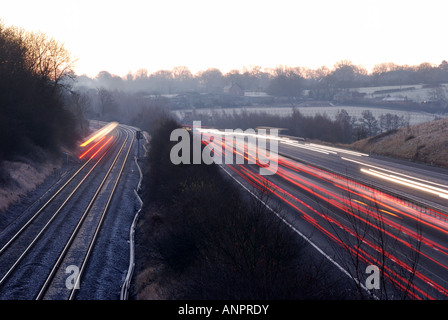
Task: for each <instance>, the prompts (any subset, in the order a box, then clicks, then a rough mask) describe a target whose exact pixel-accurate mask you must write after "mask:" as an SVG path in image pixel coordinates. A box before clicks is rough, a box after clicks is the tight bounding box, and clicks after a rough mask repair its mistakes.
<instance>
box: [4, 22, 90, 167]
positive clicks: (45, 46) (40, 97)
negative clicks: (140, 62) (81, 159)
mask: <svg viewBox="0 0 448 320" xmlns="http://www.w3.org/2000/svg"><path fill="white" fill-rule="evenodd" d="M73 64H74V61H73V60H72V58H71V57H70V53H69V52H68V51H67V50H66V49H65V48H64V46H63V45H62V44H60V43H58V42H57V41H55V40H54V39H52V38H49V37H47V36H46V35H45V34H43V33H33V32H27V31H25V30H24V29H21V28H18V27H14V26H12V27H7V26H5V25H4V24H2V23H0V161H2V160H14V159H18V158H20V157H26V158H32V159H33V160H43V159H45V157H46V155H48V154H53V155H59V154H60V150H61V148H68V149H71V148H73V147H74V146H75V142H76V141H77V140H78V139H79V138H80V135H81V134H82V132H81V129H82V127H81V126H82V124H83V123H84V122H85V119H84V118H83V116H82V115H81V113H78V114H77V113H76V112H74V110H75V107H74V106H75V105H76V104H77V103H76V99H77V97H79V95H77V94H75V93H72V91H71V85H70V84H71V81H72V80H73V79H74V78H75V75H74V73H73ZM84 128H85V129H86V126H85V123H84Z"/></svg>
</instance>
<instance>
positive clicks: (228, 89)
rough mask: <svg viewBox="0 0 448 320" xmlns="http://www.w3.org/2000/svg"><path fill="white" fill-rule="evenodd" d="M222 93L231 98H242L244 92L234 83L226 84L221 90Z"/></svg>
mask: <svg viewBox="0 0 448 320" xmlns="http://www.w3.org/2000/svg"><path fill="white" fill-rule="evenodd" d="M223 92H224V93H225V94H230V95H232V96H237V97H242V96H244V90H243V89H241V87H240V86H239V85H237V84H236V83H231V84H228V85H227V86H225V87H224V89H223Z"/></svg>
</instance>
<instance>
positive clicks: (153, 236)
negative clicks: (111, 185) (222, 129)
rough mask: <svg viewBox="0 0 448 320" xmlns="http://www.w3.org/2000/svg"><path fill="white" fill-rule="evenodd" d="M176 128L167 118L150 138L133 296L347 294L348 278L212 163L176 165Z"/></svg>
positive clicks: (312, 296) (313, 296)
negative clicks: (172, 157) (173, 154)
mask: <svg viewBox="0 0 448 320" xmlns="http://www.w3.org/2000/svg"><path fill="white" fill-rule="evenodd" d="M178 127H179V125H178V124H177V123H176V122H175V121H173V120H171V119H169V118H166V119H165V120H163V121H159V122H158V126H157V129H156V130H153V133H152V136H151V143H150V152H149V158H148V161H147V163H146V166H145V168H146V169H145V175H144V181H145V182H144V190H145V192H144V194H143V201H144V203H145V206H144V210H143V212H144V213H143V214H142V216H141V218H140V220H139V224H138V228H137V233H136V241H137V249H136V250H137V252H136V256H137V257H138V259H139V260H138V262H137V265H136V276H135V281H134V287H133V295H134V298H135V299H345V298H349V297H350V291H347V290H346V289H347V288H346V286H347V282H350V281H349V280H348V278H345V277H340V273H339V271H336V270H334V269H333V267H332V266H331V265H329V262H328V261H327V260H324V258H323V257H322V258H320V257H319V256H316V255H315V253H314V254H313V253H312V252H310V248H309V247H308V246H307V245H306V243H305V241H304V240H303V239H301V238H300V237H299V236H298V235H297V234H295V233H294V232H293V231H292V230H291V229H290V228H289V227H287V226H286V224H284V223H283V222H282V221H281V220H280V219H278V217H277V216H275V215H274V214H272V212H270V211H269V210H268V209H266V207H265V206H263V205H262V204H261V203H260V202H259V201H255V199H254V198H252V197H249V196H248V194H247V193H243V192H242V191H241V190H240V189H238V188H237V186H236V185H235V184H234V182H233V181H231V180H229V179H228V177H227V178H226V176H225V174H224V173H223V172H222V171H221V169H220V168H219V167H218V166H217V165H205V164H201V165H182V164H181V165H177V166H176V165H173V164H172V163H171V161H170V158H169V153H170V150H171V147H172V145H173V144H174V142H173V143H171V144H170V143H169V137H170V134H171V132H172V130H174V129H175V128H178ZM258 193H259V196H260V197H262V198H263V199H264V200H265V201H268V202H269V201H271V200H272V199H270V196H269V194H267V193H264V192H263V191H262V190H261V191H258ZM279 209H281V208H279Z"/></svg>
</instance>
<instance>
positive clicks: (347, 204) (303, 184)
mask: <svg viewBox="0 0 448 320" xmlns="http://www.w3.org/2000/svg"><path fill="white" fill-rule="evenodd" d="M246 160H248V159H247V157H246ZM278 162H279V164H280V165H282V166H285V167H287V168H288V169H290V170H294V171H297V172H298V173H299V172H301V171H302V172H305V173H307V174H311V175H312V176H314V177H317V178H319V179H322V180H324V181H326V182H329V183H332V184H334V185H335V186H336V187H339V188H343V189H344V188H345V190H346V191H348V192H351V193H354V194H356V195H358V196H360V197H363V198H365V199H366V200H368V201H372V202H373V203H375V204H376V205H380V206H383V207H384V208H385V209H387V210H384V209H379V210H378V208H377V207H374V208H371V207H369V206H368V205H367V204H366V203H362V202H361V201H359V202H358V203H356V202H355V201H351V200H347V199H343V198H341V197H340V196H338V195H337V194H335V193H332V192H329V191H328V190H325V189H324V188H319V187H318V186H316V185H314V184H311V183H310V182H309V181H306V180H303V179H301V178H299V177H298V176H296V175H294V174H292V173H291V172H287V171H286V170H284V169H283V168H279V170H278V171H277V175H278V176H280V177H282V178H283V179H285V180H287V181H289V182H291V183H293V184H295V185H296V186H298V187H299V188H301V189H303V190H305V191H308V192H310V193H311V194H313V195H314V196H317V197H319V198H320V199H321V200H325V201H327V202H329V203H330V204H331V205H333V206H335V207H337V208H338V209H340V210H343V211H344V212H347V213H349V214H351V215H353V213H352V210H359V211H360V212H363V213H364V214H366V215H371V216H374V217H375V216H376V217H377V218H379V212H378V211H381V212H384V213H386V214H388V215H390V216H392V217H394V218H400V219H401V217H399V215H405V216H407V217H411V218H414V219H418V217H417V214H418V215H422V213H421V212H417V211H416V210H415V211H416V212H415V213H414V215H412V214H409V213H405V212H403V211H404V210H403V209H406V210H408V211H412V210H413V209H412V208H407V207H404V206H403V207H402V208H401V209H396V208H394V207H393V206H397V205H399V202H398V201H396V199H395V198H394V197H392V196H389V195H385V194H381V193H377V191H376V190H374V189H371V188H366V187H365V186H362V187H361V186H360V187H358V188H355V187H353V189H350V188H347V187H346V186H347V181H349V180H348V179H346V178H343V177H337V176H336V175H334V174H330V173H326V172H324V171H320V170H319V169H316V168H312V167H309V166H305V165H301V164H300V167H299V164H297V163H295V162H292V161H289V159H283V158H282V157H280V158H279V159H278ZM228 167H229V168H231V169H232V170H233V171H234V172H235V173H237V174H238V175H239V176H240V177H242V178H243V179H244V180H246V182H248V183H250V184H251V185H252V186H254V187H257V188H259V189H261V190H263V189H264V188H268V189H269V190H270V191H271V192H272V193H273V194H274V195H276V196H277V197H279V198H280V199H281V200H282V201H284V202H286V203H287V204H289V205H290V206H291V207H293V208H294V209H296V210H297V211H298V212H299V213H301V216H302V217H303V218H304V220H306V221H307V222H308V223H310V224H312V225H313V226H315V227H316V228H318V229H319V230H321V231H322V232H323V233H324V234H326V235H327V236H328V237H330V238H331V239H332V240H333V241H335V242H336V243H338V244H339V245H340V246H342V247H344V248H345V249H347V250H348V251H349V252H351V253H352V254H357V255H359V254H360V253H362V257H361V259H362V260H363V261H365V262H366V263H370V264H371V263H376V264H377V265H381V262H380V261H376V260H375V258H374V257H373V256H371V255H369V254H368V253H367V252H365V251H364V250H361V249H360V248H352V247H349V246H348V245H347V244H345V243H343V242H342V241H341V240H340V239H338V238H337V237H335V236H334V235H333V234H332V233H331V232H329V231H328V230H326V229H325V228H323V226H321V225H319V223H318V222H317V220H316V219H314V218H313V217H312V216H310V213H314V214H317V215H318V216H319V217H321V218H322V219H325V220H326V221H329V222H330V223H333V224H335V225H337V226H338V227H339V228H342V229H344V230H345V231H346V232H348V233H349V234H351V235H352V236H357V235H356V233H355V232H354V231H353V230H351V229H350V228H348V227H347V226H345V225H344V224H342V223H340V222H338V221H336V220H335V219H333V218H331V217H329V216H325V215H322V214H321V213H319V212H318V211H316V210H314V209H313V208H312V207H311V206H309V205H308V204H306V203H304V202H303V201H301V200H300V199H298V198H297V197H295V196H293V195H292V194H290V193H288V192H287V191H286V190H283V189H282V188H280V187H279V186H277V185H275V184H274V183H272V182H271V181H269V180H267V179H266V178H264V177H263V176H260V175H258V174H255V173H253V172H252V171H250V170H248V169H247V168H246V167H244V166H243V165H237V166H236V167H235V166H230V165H229V166H228ZM336 177H337V178H338V179H335V178H336ZM351 183H352V184H356V183H354V182H351ZM344 185H345V187H344ZM366 189H367V191H366ZM355 190H356V191H357V192H356V191H355ZM366 193H370V194H375V197H377V196H378V195H381V196H380V197H379V198H380V199H379V200H378V199H376V198H372V197H371V196H368V195H367V194H366ZM386 200H387V201H388V202H389V205H387V204H385V203H384V202H383V201H386ZM296 203H298V204H300V206H301V207H303V208H300V207H299V206H298V205H296ZM376 210H378V211H376ZM390 211H393V212H395V213H392V212H390ZM355 216H356V217H357V218H358V219H360V220H361V221H363V222H364V223H366V224H370V225H371V226H372V227H375V228H379V227H378V226H376V225H375V224H372V222H369V221H368V220H366V219H364V218H362V217H360V216H359V215H355ZM381 219H383V221H384V222H385V223H386V224H387V225H388V226H390V227H392V228H395V229H396V230H399V231H400V232H403V233H405V234H407V235H409V236H410V237H412V238H414V239H417V240H421V241H422V243H423V244H425V245H427V246H428V247H430V248H432V249H434V250H437V251H438V252H440V253H441V254H444V255H447V256H448V249H447V248H445V247H443V246H441V245H439V244H437V243H435V242H433V241H431V240H430V239H427V238H425V237H422V235H420V234H417V233H416V232H415V231H413V230H411V229H408V228H406V227H404V226H402V225H399V224H398V223H396V222H394V221H393V220H391V219H389V218H388V217H386V216H381ZM428 225H429V226H431V227H435V228H437V227H436V226H434V225H433V224H428ZM437 229H439V230H440V231H442V232H445V233H448V232H447V229H446V228H437ZM382 231H383V232H385V234H387V235H388V236H390V237H392V238H394V239H395V240H397V241H399V242H400V243H402V244H403V245H405V246H406V247H408V248H410V249H412V250H414V251H416V252H417V253H418V254H421V255H422V256H424V257H425V258H427V259H429V260H430V261H432V262H433V263H436V264H437V265H439V266H440V267H442V268H445V269H448V267H447V266H445V265H443V264H442V263H441V262H439V261H437V260H436V259H434V258H431V257H430V256H429V255H427V254H425V253H424V252H421V251H420V250H417V249H416V248H414V247H413V246H412V245H411V244H410V243H409V242H407V241H405V240H403V239H401V238H400V237H397V236H395V235H394V234H392V233H391V232H389V231H387V230H382ZM362 241H363V243H365V244H366V245H368V246H369V247H371V248H372V249H374V250H375V251H377V252H380V253H381V254H384V255H385V256H386V257H387V258H388V259H389V260H391V261H393V262H394V263H396V264H397V265H399V266H400V267H402V268H403V269H404V270H406V271H408V272H414V273H415V276H416V277H417V278H419V279H421V280H422V281H425V282H426V283H428V284H430V285H431V286H432V287H434V288H435V289H436V290H438V291H439V292H440V293H442V294H444V295H446V296H448V290H446V289H445V288H443V287H441V286H440V285H438V284H437V283H435V282H434V281H432V280H431V279H429V278H427V277H426V276H425V275H423V274H421V273H420V272H418V271H415V270H414V269H412V268H411V267H410V266H408V265H407V264H405V263H404V262H403V261H401V260H400V259H398V258H397V257H395V256H393V255H391V254H390V253H387V252H382V249H381V248H379V247H378V246H376V245H374V244H373V243H371V242H369V241H367V240H366V239H362ZM384 267H385V271H387V274H386V275H385V276H386V277H387V278H388V279H389V280H390V281H392V282H393V283H395V284H396V285H397V286H398V287H401V288H402V289H403V290H405V289H406V288H408V286H410V287H411V288H412V289H413V290H415V293H414V292H409V294H410V295H412V296H413V298H415V299H421V298H422V297H423V298H427V299H432V298H433V297H432V296H430V295H429V294H428V293H426V292H424V291H423V290H421V289H420V288H418V287H416V286H415V285H414V284H412V283H408V282H407V280H406V279H405V278H403V277H402V276H400V275H399V274H397V273H396V272H395V271H393V270H392V269H390V268H389V267H387V266H384ZM400 282H402V283H400Z"/></svg>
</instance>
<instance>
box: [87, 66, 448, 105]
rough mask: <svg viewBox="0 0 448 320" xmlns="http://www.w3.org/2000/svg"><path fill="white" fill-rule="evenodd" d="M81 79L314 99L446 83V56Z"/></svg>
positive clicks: (141, 87)
mask: <svg viewBox="0 0 448 320" xmlns="http://www.w3.org/2000/svg"><path fill="white" fill-rule="evenodd" d="M78 80H79V82H80V84H81V85H85V86H91V87H92V86H93V87H105V88H107V89H109V90H124V91H134V92H138V91H145V92H150V93H157V94H175V93H182V92H188V91H195V92H203V93H222V90H223V87H225V86H226V85H228V84H236V85H238V86H239V87H240V88H241V89H242V90H246V91H263V92H267V93H269V94H271V95H273V96H288V97H299V96H302V95H303V93H304V91H305V90H306V91H307V95H308V96H309V97H311V98H313V99H319V100H332V99H333V97H334V95H335V94H336V93H338V92H340V91H343V90H346V89H348V88H359V87H369V86H390V85H413V84H421V83H424V84H427V85H430V86H438V85H440V84H442V83H448V62H447V61H445V60H444V61H442V62H441V63H440V64H439V65H436V64H431V63H427V62H424V63H421V64H419V65H413V66H409V65H398V64H395V63H380V64H377V65H375V67H374V68H373V69H372V71H371V72H369V71H368V70H367V69H366V68H364V67H363V66H358V65H355V64H353V63H352V62H351V61H349V60H341V61H339V62H337V63H336V64H335V65H334V66H333V68H329V67H327V66H322V67H320V68H317V69H311V68H305V67H300V66H298V67H291V66H278V67H276V68H264V69H263V68H262V67H260V66H251V67H247V68H246V67H245V68H243V69H242V70H237V69H234V70H231V71H229V72H227V73H223V72H222V71H221V70H219V69H217V68H209V69H207V70H203V71H199V72H197V73H196V74H193V73H192V72H191V71H190V70H189V69H188V68H187V67H185V66H178V67H175V68H173V69H172V70H159V71H156V72H153V73H149V72H148V70H146V69H140V70H138V71H137V72H135V73H128V74H127V75H126V76H124V77H120V76H117V75H113V74H111V73H109V72H107V71H102V72H100V73H99V74H98V75H97V76H96V77H94V78H89V77H87V76H86V75H82V76H79V77H78Z"/></svg>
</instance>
